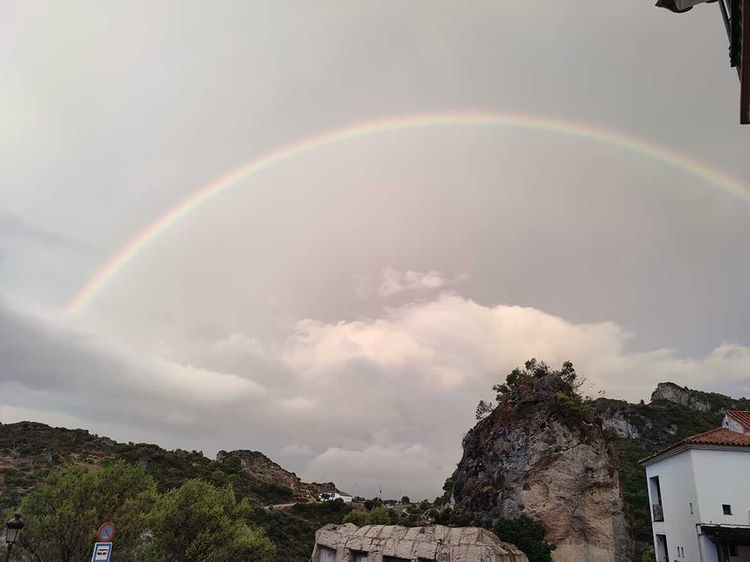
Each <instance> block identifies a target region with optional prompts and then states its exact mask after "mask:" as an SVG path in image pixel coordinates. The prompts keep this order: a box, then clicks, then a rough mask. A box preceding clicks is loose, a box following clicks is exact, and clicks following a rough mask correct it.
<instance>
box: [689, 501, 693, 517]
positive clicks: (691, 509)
mask: <svg viewBox="0 0 750 562" xmlns="http://www.w3.org/2000/svg"><path fill="white" fill-rule="evenodd" d="M690 515H693V502H690Z"/></svg>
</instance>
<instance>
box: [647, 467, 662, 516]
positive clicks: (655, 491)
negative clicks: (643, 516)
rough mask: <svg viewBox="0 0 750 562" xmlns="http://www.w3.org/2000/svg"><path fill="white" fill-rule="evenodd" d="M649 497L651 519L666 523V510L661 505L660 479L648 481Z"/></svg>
mask: <svg viewBox="0 0 750 562" xmlns="http://www.w3.org/2000/svg"><path fill="white" fill-rule="evenodd" d="M648 488H649V496H650V497H651V518H652V520H653V521H664V509H663V508H662V505H661V486H660V485H659V477H658V476H652V477H651V478H649V479H648Z"/></svg>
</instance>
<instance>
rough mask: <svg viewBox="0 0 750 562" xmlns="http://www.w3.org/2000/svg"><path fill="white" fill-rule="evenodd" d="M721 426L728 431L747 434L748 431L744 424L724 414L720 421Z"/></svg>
mask: <svg viewBox="0 0 750 562" xmlns="http://www.w3.org/2000/svg"><path fill="white" fill-rule="evenodd" d="M721 427H726V428H727V429H728V430H730V431H734V432H735V433H742V434H744V435H748V434H749V433H750V432H748V431H747V430H746V429H745V426H743V425H742V424H741V423H740V422H738V421H737V420H735V419H734V418H732V417H730V416H724V421H723V422H722V423H721Z"/></svg>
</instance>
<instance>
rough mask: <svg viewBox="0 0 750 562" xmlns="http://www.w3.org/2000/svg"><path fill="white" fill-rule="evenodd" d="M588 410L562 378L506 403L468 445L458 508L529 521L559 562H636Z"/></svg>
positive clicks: (533, 384) (601, 437)
mask: <svg viewBox="0 0 750 562" xmlns="http://www.w3.org/2000/svg"><path fill="white" fill-rule="evenodd" d="M585 406H586V405H585V404H583V403H581V402H580V400H579V399H577V397H576V396H575V394H574V392H573V390H572V388H571V387H570V385H568V384H567V383H566V382H564V381H563V380H562V379H561V378H560V377H559V376H556V375H548V376H544V377H541V378H532V379H530V380H529V381H526V384H525V386H524V388H520V389H518V390H516V391H515V392H514V393H512V394H510V395H509V396H507V397H506V398H505V399H504V400H503V401H501V402H500V404H499V405H498V407H497V408H495V410H494V411H493V412H492V413H491V414H490V415H489V416H488V417H487V418H485V419H484V420H482V421H480V422H479V423H477V425H476V426H475V427H474V428H473V429H472V430H471V431H469V433H468V434H467V435H466V437H465V438H464V441H463V449H464V452H463V457H462V459H461V461H460V463H459V465H458V468H457V469H456V472H455V473H454V474H453V477H452V481H453V491H452V496H453V501H454V502H455V506H456V508H457V509H459V510H464V511H467V512H471V513H474V514H475V515H477V514H480V516H481V515H482V514H484V516H486V517H488V518H490V517H505V518H512V517H517V516H519V515H521V514H526V515H528V516H529V517H531V518H532V519H534V520H536V521H537V522H539V523H541V524H542V525H543V526H544V527H545V529H546V540H547V542H550V543H553V544H555V545H557V548H556V550H555V551H554V552H553V555H552V556H553V560H554V561H555V562H626V561H630V560H631V550H632V544H631V540H630V537H629V532H628V528H627V523H626V520H625V516H624V512H623V502H622V498H621V491H620V483H619V476H618V471H617V469H616V465H615V461H614V459H613V456H612V453H611V451H610V448H609V446H608V443H607V440H606V438H605V433H604V431H603V429H602V427H601V425H600V423H599V422H598V421H596V420H595V419H594V418H593V415H591V414H593V412H591V413H590V414H588V415H587V414H586V408H585ZM578 407H580V408H581V409H580V410H577V409H576V408H578Z"/></svg>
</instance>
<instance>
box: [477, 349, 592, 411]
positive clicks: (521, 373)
mask: <svg viewBox="0 0 750 562" xmlns="http://www.w3.org/2000/svg"><path fill="white" fill-rule="evenodd" d="M547 376H557V377H560V378H561V379H562V380H563V382H565V383H567V384H568V385H570V387H571V389H572V390H573V391H576V390H577V389H578V386H579V384H580V383H579V381H578V375H577V374H576V370H575V368H574V367H573V363H571V362H570V361H565V362H564V363H563V364H562V366H561V367H560V369H557V370H553V369H551V368H550V367H549V366H548V365H547V364H546V363H545V362H544V361H537V359H536V358H533V357H532V358H531V359H529V360H528V361H526V363H524V368H523V369H519V368H515V369H513V370H512V371H511V372H510V373H509V374H508V375H507V376H506V377H505V382H504V383H498V384H496V385H493V387H492V390H493V391H494V392H495V400H496V402H497V403H500V402H502V401H504V400H506V399H508V398H509V397H511V396H513V395H514V394H523V393H524V392H525V391H528V390H530V389H531V388H533V386H534V384H533V383H534V379H540V378H543V377H547ZM573 394H574V395H575V396H578V394H577V393H576V392H573ZM496 406H497V404H496V403H494V402H486V401H484V400H480V401H479V404H477V409H476V418H477V419H478V420H481V419H484V418H485V417H487V416H488V415H489V414H490V413H491V412H492V411H493V410H494V409H495V407H496ZM564 406H570V407H571V408H573V409H574V410H576V411H575V412H574V414H576V415H578V414H586V409H585V408H581V407H579V405H577V404H576V405H574V404H565V405H564Z"/></svg>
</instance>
